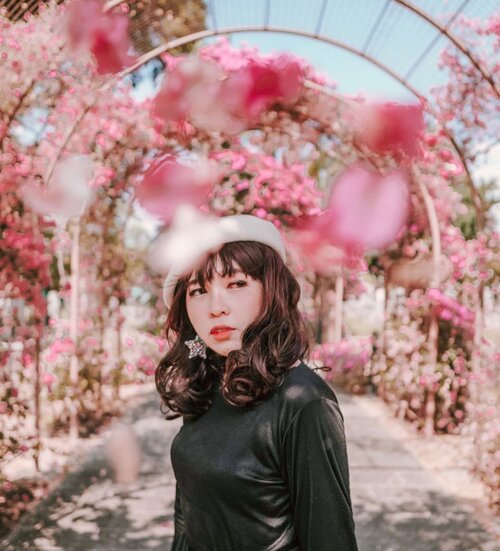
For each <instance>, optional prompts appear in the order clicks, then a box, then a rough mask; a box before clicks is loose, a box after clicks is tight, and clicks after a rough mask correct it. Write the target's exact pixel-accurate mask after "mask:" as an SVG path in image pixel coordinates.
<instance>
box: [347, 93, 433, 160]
mask: <svg viewBox="0 0 500 551" xmlns="http://www.w3.org/2000/svg"><path fill="white" fill-rule="evenodd" d="M352 116H353V124H354V129H355V133H356V139H357V140H358V142H359V143H362V144H364V145H366V146H367V147H368V148H370V149H371V150H372V151H374V152H375V153H379V154H385V153H391V154H393V155H396V156H399V155H400V153H401V152H402V153H404V154H405V155H407V156H408V157H410V158H413V157H416V155H417V154H418V151H419V143H420V139H421V137H422V132H423V130H424V119H423V115H422V107H421V106H420V105H415V104H408V105H405V104H399V103H391V102H389V103H372V104H365V105H363V104H357V105H355V106H354V107H353V108H352Z"/></svg>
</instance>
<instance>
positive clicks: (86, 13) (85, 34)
mask: <svg viewBox="0 0 500 551" xmlns="http://www.w3.org/2000/svg"><path fill="white" fill-rule="evenodd" d="M101 14H102V3H101V2H99V1H98V0H75V1H73V2H71V3H70V4H69V5H68V8H67V12H66V32H67V33H68V38H69V41H70V45H71V46H72V47H73V48H76V47H78V46H80V45H81V44H84V43H88V42H90V38H91V36H92V33H93V32H94V29H95V28H96V26H97V25H98V21H99V17H100V16H101Z"/></svg>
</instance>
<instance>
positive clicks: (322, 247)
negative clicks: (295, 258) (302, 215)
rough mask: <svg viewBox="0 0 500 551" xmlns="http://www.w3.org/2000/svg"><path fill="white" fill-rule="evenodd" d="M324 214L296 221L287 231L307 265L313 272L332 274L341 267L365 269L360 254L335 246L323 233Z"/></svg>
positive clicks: (356, 269)
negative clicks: (295, 224)
mask: <svg viewBox="0 0 500 551" xmlns="http://www.w3.org/2000/svg"><path fill="white" fill-rule="evenodd" d="M323 216H324V215H319V216H315V217H311V218H306V219H303V220H300V221H298V224H297V226H296V227H294V228H293V229H292V230H290V231H289V234H290V237H291V239H292V241H293V243H294V244H295V245H296V246H297V247H298V248H299V250H300V252H301V253H302V255H303V256H304V258H306V259H307V265H308V267H311V268H312V269H313V270H314V271H315V272H317V273H319V274H321V275H324V276H332V275H335V274H338V273H339V272H341V271H342V268H346V269H348V270H353V271H356V272H360V271H365V270H366V268H367V265H366V262H365V260H364V259H363V257H362V256H361V255H360V253H361V251H358V254H356V253H354V252H353V251H351V252H350V253H347V252H346V251H345V250H343V249H341V248H338V247H335V246H333V245H332V244H331V242H330V240H329V238H328V236H327V235H325V231H324V229H325V227H327V226H326V224H325V223H324V218H323Z"/></svg>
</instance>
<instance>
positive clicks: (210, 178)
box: [136, 156, 219, 223]
mask: <svg viewBox="0 0 500 551" xmlns="http://www.w3.org/2000/svg"><path fill="white" fill-rule="evenodd" d="M218 177H219V172H218V169H217V164H216V163H215V161H211V160H207V159H203V160H198V161H197V162H193V163H191V164H190V165H185V164H180V163H179V162H178V161H177V159H176V158H175V157H172V156H166V157H163V158H161V159H159V160H158V161H156V162H154V163H153V164H152V165H151V167H150V168H149V169H148V170H147V171H146V172H145V174H144V177H143V179H142V180H141V182H140V184H139V185H138V186H137V189H136V196H137V199H138V201H139V202H140V203H141V205H142V206H143V207H144V208H145V209H147V210H148V211H149V212H151V213H152V214H154V215H156V216H158V217H159V218H161V220H163V221H164V222H166V223H170V222H171V221H172V218H173V216H174V212H175V209H176V208H177V206H178V205H180V204H192V205H195V206H199V205H201V204H202V203H203V202H204V200H205V199H206V198H207V196H208V194H209V192H210V191H211V189H212V188H213V186H214V184H215V183H216V182H217V180H218Z"/></svg>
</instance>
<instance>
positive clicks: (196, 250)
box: [148, 204, 223, 274]
mask: <svg viewBox="0 0 500 551" xmlns="http://www.w3.org/2000/svg"><path fill="white" fill-rule="evenodd" d="M217 221H218V218H216V217H213V216H208V215H204V214H202V213H201V212H200V211H198V210H197V209H196V208H194V207H193V206H192V205H187V204H184V205H179V206H178V207H177V209H176V211H175V215H174V218H173V223H172V226H171V228H170V229H169V230H168V231H167V232H166V233H164V234H162V235H160V236H159V237H158V238H157V239H156V241H155V243H154V244H153V245H152V247H151V250H150V254H149V258H148V262H149V264H150V266H151V267H152V268H153V269H154V270H155V271H157V272H159V273H162V274H166V273H168V272H169V271H170V269H171V268H172V267H173V266H175V268H176V269H177V270H178V272H179V273H180V274H182V273H188V272H189V271H191V270H192V269H193V268H195V266H196V265H197V264H198V262H199V261H200V259H201V258H202V257H203V255H204V254H205V253H206V252H208V251H210V250H216V249H217V248H218V247H220V244H221V243H222V242H223V241H222V229H221V227H220V224H218V223H217Z"/></svg>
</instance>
